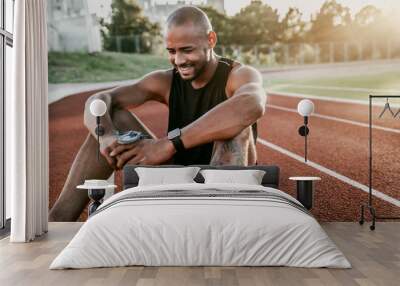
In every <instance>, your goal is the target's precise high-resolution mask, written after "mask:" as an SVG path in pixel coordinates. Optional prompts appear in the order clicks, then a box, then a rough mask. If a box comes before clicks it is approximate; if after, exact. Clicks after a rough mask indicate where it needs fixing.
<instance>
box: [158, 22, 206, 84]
mask: <svg viewBox="0 0 400 286" xmlns="http://www.w3.org/2000/svg"><path fill="white" fill-rule="evenodd" d="M165 41H166V46H167V50H168V53H169V60H170V62H171V64H172V65H173V66H174V67H175V68H176V69H177V70H178V72H179V74H180V76H181V77H182V79H184V80H190V81H192V80H194V79H196V78H197V77H198V76H199V75H200V74H201V73H202V72H203V71H204V69H205V67H206V65H207V63H208V62H209V61H210V60H211V51H212V46H211V45H210V42H209V36H208V35H204V33H201V32H200V31H199V29H198V28H196V27H194V26H193V24H192V23H188V24H185V25H180V26H171V27H170V28H169V29H168V30H167V33H166V36H165Z"/></svg>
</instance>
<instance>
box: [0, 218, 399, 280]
mask: <svg viewBox="0 0 400 286" xmlns="http://www.w3.org/2000/svg"><path fill="white" fill-rule="evenodd" d="M80 226H81V223H50V226H49V233H48V234H47V235H45V236H43V237H41V238H40V239H38V240H35V241H34V242H32V243H21V244H19V243H12V244H11V243H9V239H8V238H5V239H2V240H1V241H0V285H1V286H8V285H10V286H17V285H57V286H61V285H68V286H81V285H140V286H147V285H149V286H150V285H167V286H178V285H227V286H231V285H232V286H233V285H246V286H247V285H257V286H261V285H290V286H292V285H346V286H348V285H349V286H350V285H382V286H390V285H396V286H398V285H400V223H396V222H385V223H382V222H381V223H378V224H377V229H376V230H375V231H374V232H373V231H370V230H369V228H368V225H364V226H360V225H358V224H357V223H326V224H323V227H324V229H325V230H326V231H327V233H328V234H329V236H330V237H331V238H332V240H333V241H334V242H335V243H336V244H337V245H338V247H339V248H340V249H341V250H342V251H343V253H344V254H345V256H346V257H347V258H348V259H349V261H350V262H351V264H352V266H353V268H352V269H348V270H342V269H305V268H289V267H121V268H100V269H85V270H48V267H49V265H50V263H51V261H52V260H53V259H54V258H55V256H56V255H57V254H58V253H59V252H60V251H61V250H62V249H63V247H65V246H66V244H67V243H68V241H69V240H70V239H71V238H72V237H73V235H74V234H75V233H76V231H77V230H78V229H79V228H80Z"/></svg>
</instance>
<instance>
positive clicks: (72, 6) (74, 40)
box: [47, 0, 111, 53]
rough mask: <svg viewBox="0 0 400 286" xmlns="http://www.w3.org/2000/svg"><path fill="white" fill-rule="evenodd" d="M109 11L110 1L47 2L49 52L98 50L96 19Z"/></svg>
mask: <svg viewBox="0 0 400 286" xmlns="http://www.w3.org/2000/svg"><path fill="white" fill-rule="evenodd" d="M109 10H111V7H110V1H109V0H50V1H47V28H48V29H47V31H48V48H49V51H65V52H75V51H84V52H89V53H93V52H98V51H101V49H102V44H101V34H100V28H101V26H100V24H99V18H100V17H105V16H106V15H107V13H108V12H109ZM103 14H104V15H103Z"/></svg>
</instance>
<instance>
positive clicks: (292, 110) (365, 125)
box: [266, 104, 400, 134]
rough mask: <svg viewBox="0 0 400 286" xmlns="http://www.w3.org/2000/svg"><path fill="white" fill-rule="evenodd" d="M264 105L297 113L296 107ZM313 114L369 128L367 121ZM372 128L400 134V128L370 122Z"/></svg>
mask: <svg viewBox="0 0 400 286" xmlns="http://www.w3.org/2000/svg"><path fill="white" fill-rule="evenodd" d="M266 106H267V107H271V108H274V109H279V110H283V111H288V112H294V113H297V109H293V108H287V107H282V106H278V105H273V104H267V105H266ZM314 116H315V117H319V118H323V119H327V120H333V121H338V122H342V123H347V124H352V125H357V126H361V127H365V128H369V125H368V124H367V123H362V122H358V121H353V120H348V119H342V118H338V117H334V116H328V115H322V114H318V113H313V114H312V115H311V117H314ZM372 128H373V129H378V130H383V131H387V132H393V133H398V134H400V129H394V128H388V127H383V126H379V125H374V124H372Z"/></svg>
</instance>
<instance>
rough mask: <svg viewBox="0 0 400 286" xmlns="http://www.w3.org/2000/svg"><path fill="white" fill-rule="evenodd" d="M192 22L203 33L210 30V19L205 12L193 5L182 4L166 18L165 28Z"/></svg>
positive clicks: (206, 33)
mask: <svg viewBox="0 0 400 286" xmlns="http://www.w3.org/2000/svg"><path fill="white" fill-rule="evenodd" d="M187 24H192V25H193V26H194V27H196V28H197V29H198V30H199V32H200V33H201V34H203V35H205V36H206V35H208V33H209V32H211V31H212V26H211V23H210V20H209V19H208V17H207V15H206V13H204V12H203V11H202V10H201V9H199V8H197V7H195V6H184V7H181V8H178V9H176V10H175V11H174V12H172V13H171V14H170V15H169V16H168V19H167V29H168V30H169V29H170V28H171V27H176V26H183V25H187Z"/></svg>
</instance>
